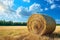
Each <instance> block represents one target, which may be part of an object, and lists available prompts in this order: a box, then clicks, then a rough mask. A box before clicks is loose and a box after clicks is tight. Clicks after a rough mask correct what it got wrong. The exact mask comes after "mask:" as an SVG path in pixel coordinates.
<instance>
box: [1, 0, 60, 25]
mask: <svg viewBox="0 0 60 40" xmlns="http://www.w3.org/2000/svg"><path fill="white" fill-rule="evenodd" d="M37 12H38V13H40V14H46V15H49V16H51V17H53V18H54V19H55V21H56V23H59V24H60V0H0V20H6V21H14V22H27V20H28V18H29V16H30V15H32V14H34V13H37Z"/></svg>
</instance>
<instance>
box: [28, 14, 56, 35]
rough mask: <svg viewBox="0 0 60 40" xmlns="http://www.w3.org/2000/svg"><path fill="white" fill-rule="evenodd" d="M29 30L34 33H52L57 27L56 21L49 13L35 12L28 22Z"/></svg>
mask: <svg viewBox="0 0 60 40" xmlns="http://www.w3.org/2000/svg"><path fill="white" fill-rule="evenodd" d="M27 26H28V30H29V32H31V33H34V34H39V35H43V34H47V33H52V32H53V31H54V30H55V28H56V22H55V20H54V19H53V18H51V17H50V16H47V15H41V14H33V15H32V16H31V17H30V18H29V20H28V23H27Z"/></svg>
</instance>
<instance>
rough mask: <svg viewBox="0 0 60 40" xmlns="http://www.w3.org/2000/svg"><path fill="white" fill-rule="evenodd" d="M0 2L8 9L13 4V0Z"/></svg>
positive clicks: (1, 0) (0, 0)
mask: <svg viewBox="0 0 60 40" xmlns="http://www.w3.org/2000/svg"><path fill="white" fill-rule="evenodd" d="M0 2H1V3H2V4H4V5H5V6H9V7H12V6H13V5H14V4H13V3H14V0H0Z"/></svg>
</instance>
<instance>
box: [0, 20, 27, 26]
mask: <svg viewBox="0 0 60 40" xmlns="http://www.w3.org/2000/svg"><path fill="white" fill-rule="evenodd" d="M26 25H27V23H26V22H13V21H5V20H0V26H26Z"/></svg>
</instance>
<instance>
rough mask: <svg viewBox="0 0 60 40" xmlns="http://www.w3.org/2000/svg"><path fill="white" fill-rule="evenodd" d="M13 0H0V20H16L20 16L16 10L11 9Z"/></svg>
mask: <svg viewBox="0 0 60 40" xmlns="http://www.w3.org/2000/svg"><path fill="white" fill-rule="evenodd" d="M12 6H13V0H0V20H12V21H14V20H18V18H21V16H19V15H18V14H16V11H14V10H12V8H11V7H12Z"/></svg>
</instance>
